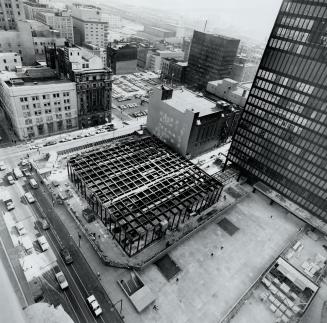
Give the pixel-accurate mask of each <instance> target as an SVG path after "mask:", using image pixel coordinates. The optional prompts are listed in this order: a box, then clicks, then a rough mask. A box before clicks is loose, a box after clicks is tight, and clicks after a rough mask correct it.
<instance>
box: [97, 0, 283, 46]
mask: <svg viewBox="0 0 327 323" xmlns="http://www.w3.org/2000/svg"><path fill="white" fill-rule="evenodd" d="M103 1H104V0H103ZM126 1H127V0H122V1H119V0H115V1H113V3H112V5H113V6H114V5H115V4H118V3H121V4H126V3H127V2H126ZM281 3H282V0H264V1H262V0H247V1H244V0H229V1H228V2H227V3H226V1H222V0H203V1H201V2H199V1H195V0H165V1H164V2H162V1H160V2H159V1H156V0H133V4H132V5H133V6H134V7H135V6H143V7H147V8H151V9H157V10H158V11H160V10H165V11H166V10H168V11H170V12H174V13H175V14H176V16H178V15H179V14H180V16H181V18H185V17H187V18H189V19H193V20H198V21H199V22H200V21H203V23H204V22H205V20H208V29H215V28H217V29H225V30H230V31H231V32H232V33H235V32H237V33H238V34H240V35H244V36H247V37H249V38H252V39H255V40H258V41H264V40H266V39H267V38H268V37H269V35H270V32H271V29H272V27H273V24H274V22H275V20H276V17H277V14H278V11H279V8H280V6H281ZM108 5H110V4H108Z"/></svg>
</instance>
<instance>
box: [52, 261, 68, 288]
mask: <svg viewBox="0 0 327 323" xmlns="http://www.w3.org/2000/svg"><path fill="white" fill-rule="evenodd" d="M53 270H54V272H55V276H56V279H57V282H58V284H59V286H60V288H61V289H65V288H67V287H68V282H67V279H66V277H65V275H64V273H63V272H62V271H61V270H60V268H59V266H55V267H54V268H53Z"/></svg>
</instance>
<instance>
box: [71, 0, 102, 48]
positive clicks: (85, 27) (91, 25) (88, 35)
mask: <svg viewBox="0 0 327 323" xmlns="http://www.w3.org/2000/svg"><path fill="white" fill-rule="evenodd" d="M72 17H73V24H74V38H75V43H76V44H77V45H83V44H93V45H96V46H99V47H102V48H105V47H106V45H107V42H108V39H107V38H108V22H107V21H103V20H102V15H101V8H98V7H95V6H92V5H89V6H87V5H77V4H76V5H74V6H73V7H72Z"/></svg>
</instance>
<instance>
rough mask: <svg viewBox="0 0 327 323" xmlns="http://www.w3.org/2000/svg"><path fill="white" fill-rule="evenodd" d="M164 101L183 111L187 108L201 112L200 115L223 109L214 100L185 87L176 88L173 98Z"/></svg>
mask: <svg viewBox="0 0 327 323" xmlns="http://www.w3.org/2000/svg"><path fill="white" fill-rule="evenodd" d="M164 102H165V103H167V104H169V105H170V106H172V107H173V108H175V109H176V110H178V111H181V112H184V111H185V110H192V111H193V112H199V113H200V114H199V116H200V117H202V116H205V115H209V114H212V113H216V112H220V111H222V109H221V108H218V107H216V103H215V102H214V101H210V100H208V99H206V98H204V97H202V96H198V95H197V94H196V93H194V92H191V91H189V90H185V89H183V90H181V89H176V90H175V89H174V92H173V96H172V98H171V99H168V100H165V101H164Z"/></svg>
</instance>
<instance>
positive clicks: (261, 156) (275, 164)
mask: <svg viewBox="0 0 327 323" xmlns="http://www.w3.org/2000/svg"><path fill="white" fill-rule="evenodd" d="M244 144H245V145H244ZM233 145H234V143H233ZM246 146H247V141H246V142H245V143H244V142H240V143H239V142H237V141H236V142H235V145H234V149H235V148H237V149H240V150H241V151H242V152H243V153H247V155H248V156H249V157H251V156H255V163H256V164H258V165H264V167H268V168H271V169H272V170H275V171H276V172H277V173H276V174H275V176H276V177H277V176H278V175H279V176H280V177H281V178H282V177H286V176H287V177H288V178H294V179H296V178H298V177H299V173H300V174H301V178H303V179H304V180H305V181H306V183H307V184H306V187H307V189H309V190H310V191H315V192H316V193H317V194H322V193H324V191H323V189H322V186H323V185H324V184H325V181H324V179H323V177H322V176H323V171H322V170H321V169H318V171H319V173H317V172H316V173H313V170H312V168H307V167H305V166H308V167H311V164H310V163H308V162H306V163H304V162H303V160H302V159H301V158H297V160H295V161H291V160H289V159H288V158H287V153H288V150H287V149H285V150H282V149H280V150H277V149H276V146H275V145H270V147H268V146H267V144H266V145H265V146H264V147H262V149H260V150H259V149H257V148H258V146H257V145H256V150H255V151H253V149H248V148H247V147H246ZM285 154H286V156H285ZM267 155H269V159H267ZM290 156H292V157H293V159H294V155H290ZM243 160H246V159H244V158H243ZM247 161H248V163H249V164H250V162H249V160H247ZM290 163H293V164H294V167H293V166H289V167H288V165H289V164H290ZM305 164H306V165H305ZM277 174H278V175H277ZM316 175H317V176H316Z"/></svg>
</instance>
